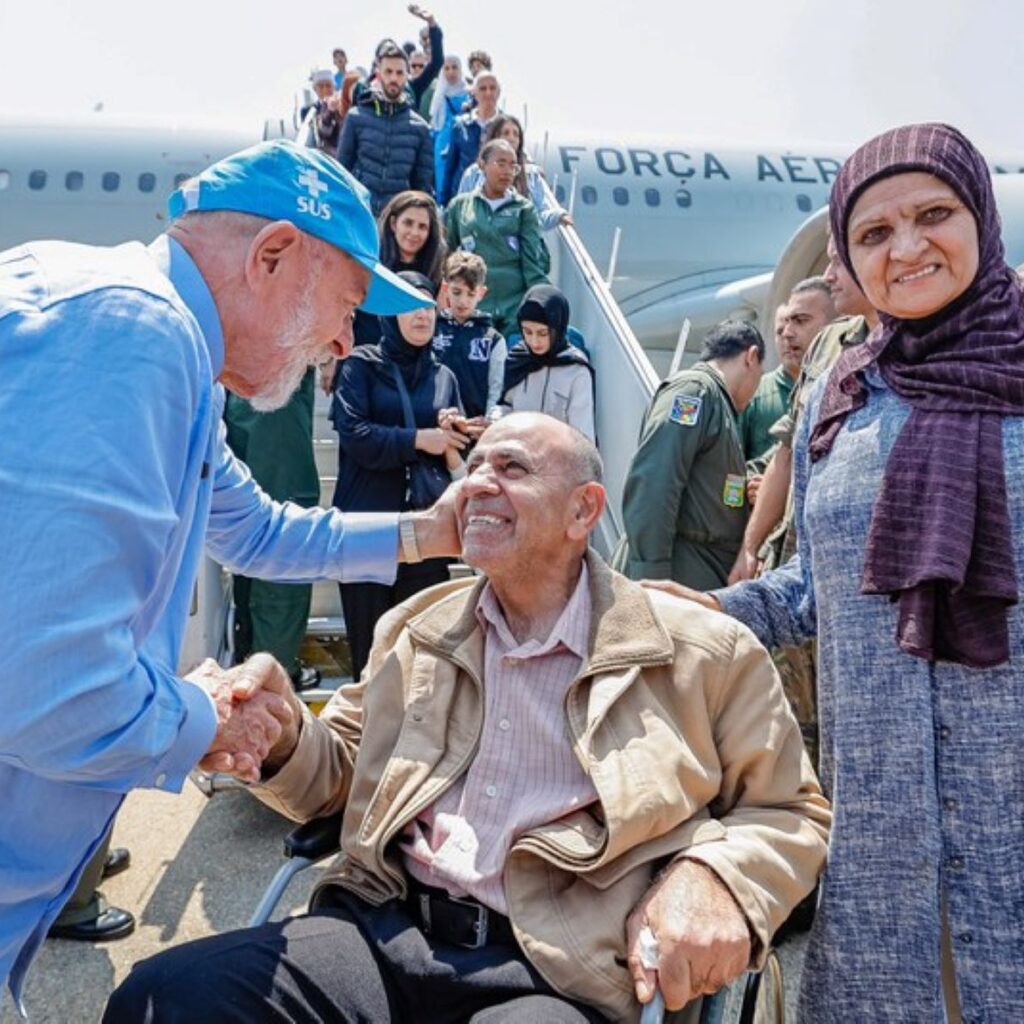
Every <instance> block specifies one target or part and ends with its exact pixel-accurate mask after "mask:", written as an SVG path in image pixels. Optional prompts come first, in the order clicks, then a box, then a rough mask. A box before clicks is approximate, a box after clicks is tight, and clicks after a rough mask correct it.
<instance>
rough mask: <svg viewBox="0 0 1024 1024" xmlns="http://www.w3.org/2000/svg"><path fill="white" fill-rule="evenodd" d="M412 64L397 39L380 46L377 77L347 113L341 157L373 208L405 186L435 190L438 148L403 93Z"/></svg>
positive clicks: (423, 190) (342, 130)
mask: <svg viewBox="0 0 1024 1024" xmlns="http://www.w3.org/2000/svg"><path fill="white" fill-rule="evenodd" d="M408 77H409V63H408V58H407V57H406V55H405V51H404V50H402V49H401V48H400V47H398V46H395V45H394V44H389V45H387V46H385V47H384V48H383V49H382V50H381V51H380V56H379V58H378V63H377V80H376V82H374V85H373V87H372V88H371V89H368V90H367V91H366V92H365V93H364V94H363V95H362V97H360V99H359V100H358V102H357V104H356V106H355V107H354V108H353V109H352V110H350V111H349V112H348V115H347V116H346V118H345V123H344V126H343V127H342V129H341V141H340V142H339V143H338V159H339V160H340V161H341V163H342V164H343V165H344V166H345V167H346V168H347V169H348V170H349V171H351V172H352V173H353V174H354V175H355V176H356V178H358V179H359V181H361V182H362V183H363V184H364V185H365V186H366V187H367V188H368V189H369V191H370V196H371V199H372V202H373V212H374V213H375V214H378V213H380V211H381V209H383V207H384V206H385V204H386V203H387V201H388V200H389V199H391V197H392V196H395V195H397V194H398V193H399V192H404V191H405V190H406V189H418V190H419V191H421V192H426V193H427V194H428V195H433V192H434V147H433V144H432V142H431V139H430V128H429V127H428V125H427V122H426V121H424V120H423V118H422V117H420V115H419V114H417V113H416V112H415V111H414V110H413V108H412V106H411V105H410V103H409V99H408V96H407V94H406V92H405V83H406V79H407V78H408Z"/></svg>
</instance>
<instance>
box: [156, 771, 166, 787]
mask: <svg viewBox="0 0 1024 1024" xmlns="http://www.w3.org/2000/svg"><path fill="white" fill-rule="evenodd" d="M166 781H167V773H166V772H161V773H160V774H159V775H158V776H157V777H156V784H157V785H158V786H162V785H163V784H164V783H165V782H166Z"/></svg>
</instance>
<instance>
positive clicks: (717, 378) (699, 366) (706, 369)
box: [693, 360, 739, 416]
mask: <svg viewBox="0 0 1024 1024" xmlns="http://www.w3.org/2000/svg"><path fill="white" fill-rule="evenodd" d="M693 369H695V370H700V371H701V372H702V373H706V374H707V375H708V376H709V377H710V378H711V379H712V380H713V381H714V382H715V383H716V384H717V385H718V390H719V391H721V392H722V394H723V395H725V400H726V401H727V402H728V403H729V408H730V409H732V411H733V415H734V416H739V413H738V412H737V411H736V403H735V402H733V400H732V395H730V394H729V389H728V388H727V387H726V385H725V378H724V377H723V376H722V371H721V370H719V369H718V367H717V366H712V365H711V363H705V362H704V361H703V360H701V361H700V362H698V363H694V364H693Z"/></svg>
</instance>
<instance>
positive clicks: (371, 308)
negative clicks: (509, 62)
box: [167, 139, 433, 316]
mask: <svg viewBox="0 0 1024 1024" xmlns="http://www.w3.org/2000/svg"><path fill="white" fill-rule="evenodd" d="M167 210H168V214H169V219H170V220H171V221H175V220H177V219H178V218H179V217H180V216H182V215H183V214H185V213H191V212H192V211H194V210H234V211H235V212H236V213H250V214H254V215H255V216H257V217H266V218H267V219H269V220H272V221H273V220H287V221H291V223H292V224H294V225H295V226H296V227H297V228H299V229H300V230H301V231H304V232H306V233H307V234H309V235H313V236H314V237H315V238H320V239H323V241H325V242H327V243H329V244H330V245H333V246H334V247H335V248H337V249H341V251H342V252H345V253H348V255H349V256H351V257H352V258H353V259H354V260H356V262H358V263H360V264H361V265H362V266H364V267H366V269H367V270H368V271H370V275H371V276H370V287H369V290H368V291H367V293H366V298H365V299H364V300H363V302H362V304H361V305H360V307H359V308H360V309H364V310H366V312H367V313H376V314H378V315H380V316H394V315H395V314H397V313H408V312H411V311H412V310H414V309H421V308H423V307H424V306H430V305H433V303H432V302H431V300H430V299H428V298H427V296H425V295H424V294H423V293H422V292H420V291H417V290H416V289H415V288H413V287H411V286H410V285H409V284H407V283H406V282H405V281H402V280H401V279H400V278H399V277H398V276H397V275H395V274H393V273H392V272H391V271H390V270H388V269H387V267H385V266H384V265H383V264H382V263H381V262H380V243H379V241H378V237H377V222H376V220H375V219H374V216H373V213H372V212H371V210H370V194H369V192H367V190H366V189H365V188H364V187H363V186H362V185H361V184H360V183H359V182H358V181H356V179H355V178H354V177H352V175H351V174H349V172H348V171H347V170H345V168H344V167H342V166H341V164H339V163H337V161H335V160H333V159H332V158H331V157H329V156H327V154H325V153H321V152H319V151H318V150H315V149H307V148H306V147H304V146H299V145H297V144H296V143H294V142H291V141H289V140H287V139H277V140H275V141H273V142H261V143H259V144H258V145H255V146H251V147H250V148H249V149H243V150H242V151H241V152H240V153H235V154H233V155H232V156H228V157H225V158H224V159H223V160H218V161H217V163H215V164H212V165H211V166H210V167H207V168H206V170H205V171H203V172H201V173H200V174H197V175H196V176H195V177H194V178H190V179H189V180H188V181H186V182H184V183H183V184H182V186H181V187H180V188H179V189H177V190H176V191H175V192H173V193H172V194H171V197H170V199H169V200H168V201H167Z"/></svg>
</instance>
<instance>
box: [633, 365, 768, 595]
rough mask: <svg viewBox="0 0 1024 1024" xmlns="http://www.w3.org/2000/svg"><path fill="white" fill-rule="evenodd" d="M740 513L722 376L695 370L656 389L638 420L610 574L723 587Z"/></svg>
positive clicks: (732, 413)
mask: <svg viewBox="0 0 1024 1024" xmlns="http://www.w3.org/2000/svg"><path fill="white" fill-rule="evenodd" d="M747 513H748V507H747V499H746V473H745V466H744V461H743V447H742V445H741V444H740V437H739V430H738V427H737V422H736V409H735V407H734V406H733V404H732V399H731V398H730V397H729V392H728V391H727V390H726V387H725V381H724V379H723V378H722V376H721V374H720V373H719V372H718V371H717V370H716V369H715V368H714V367H713V366H711V365H709V364H708V363H697V364H696V365H695V366H694V367H693V368H692V369H689V370H683V371H682V372H681V373H677V374H676V375H675V376H673V377H671V378H670V379H669V380H666V381H663V382H662V384H661V386H660V387H659V388H658V390H657V392H656V393H655V395H654V400H653V401H652V402H651V407H650V408H649V409H648V410H647V414H646V416H645V417H644V423H643V427H642V428H641V431H640V446H639V448H638V449H637V452H636V454H635V455H634V456H633V462H632V465H631V466H630V469H629V475H628V476H627V478H626V486H625V490H624V492H623V499H622V519H623V525H624V534H623V537H622V539H621V540H620V542H619V545H618V547H617V548H616V551H615V555H614V557H613V564H614V567H615V568H616V569H618V570H619V571H620V572H622V573H624V574H625V575H626V576H629V577H630V578H631V579H673V580H675V581H676V582H677V583H683V584H685V585H686V586H688V587H693V588H694V589H695V590H711V589H714V588H716V587H723V586H725V585H726V583H727V582H728V576H729V572H730V571H731V569H732V566H733V563H734V562H735V560H736V556H737V554H738V553H739V550H740V545H741V543H742V541H743V531H744V529H745V527H746V525H747Z"/></svg>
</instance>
